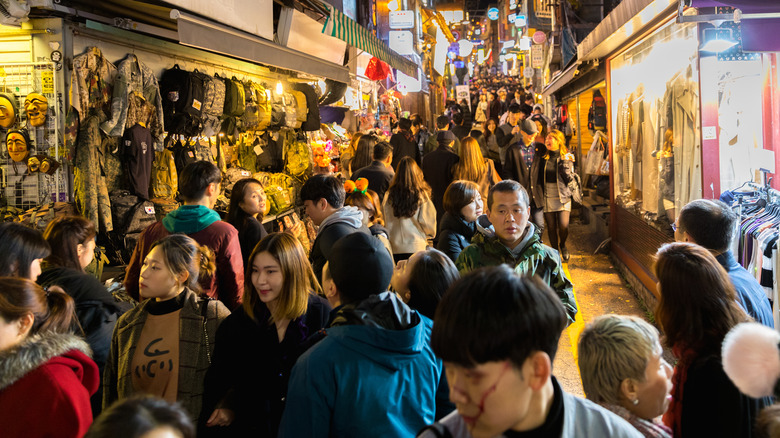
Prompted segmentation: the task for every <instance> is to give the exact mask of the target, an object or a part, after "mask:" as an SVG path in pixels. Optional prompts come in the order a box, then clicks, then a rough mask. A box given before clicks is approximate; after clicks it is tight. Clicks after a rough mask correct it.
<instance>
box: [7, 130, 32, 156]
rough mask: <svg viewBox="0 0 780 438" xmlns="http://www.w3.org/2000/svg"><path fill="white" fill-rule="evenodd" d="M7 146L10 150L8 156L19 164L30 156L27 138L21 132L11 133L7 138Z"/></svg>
mask: <svg viewBox="0 0 780 438" xmlns="http://www.w3.org/2000/svg"><path fill="white" fill-rule="evenodd" d="M5 145H6V147H7V148H8V155H9V156H10V157H11V159H12V160H14V161H15V162H17V163H21V162H22V161H24V160H25V159H26V158H27V156H28V155H29V154H30V151H29V150H28V149H27V148H28V146H29V145H28V144H27V138H25V136H24V135H23V134H22V133H21V132H19V131H11V132H9V133H8V136H7V137H6V138H5Z"/></svg>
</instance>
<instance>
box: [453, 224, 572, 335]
mask: <svg viewBox="0 0 780 438" xmlns="http://www.w3.org/2000/svg"><path fill="white" fill-rule="evenodd" d="M526 232H527V233H531V236H530V238H527V239H526V243H525V246H524V247H523V248H522V250H520V251H519V253H518V255H515V254H514V253H513V251H510V250H509V248H507V247H506V246H504V244H503V243H501V241H500V240H499V238H498V237H497V236H492V237H489V236H485V235H484V234H482V233H476V234H475V235H474V237H473V238H472V239H471V240H472V243H471V245H469V246H467V247H466V248H465V249H464V250H463V252H461V253H460V256H458V260H457V261H456V262H455V266H456V267H457V268H458V271H460V273H461V275H464V274H466V273H467V272H470V271H473V270H474V269H477V268H482V267H485V266H496V265H501V264H506V265H509V267H511V268H513V269H514V271H515V272H516V273H518V274H520V275H538V276H539V278H541V279H542V281H544V282H545V283H546V284H548V285H549V286H550V287H551V288H552V290H553V291H555V294H556V295H558V298H560V299H561V302H563V305H564V307H565V309H566V315H567V316H568V319H569V323H572V322H574V315H576V314H577V302H576V301H575V299H574V287H573V285H572V283H571V280H569V278H568V277H567V276H566V273H565V272H564V271H563V267H562V265H561V259H560V256H559V255H558V252H557V251H555V250H554V249H552V248H550V247H549V246H547V245H544V244H542V239H541V236H540V235H539V232H538V229H537V228H536V227H535V226H534V224H532V223H530V222H529V223H528V231H526ZM526 237H528V236H526Z"/></svg>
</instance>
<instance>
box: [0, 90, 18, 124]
mask: <svg viewBox="0 0 780 438" xmlns="http://www.w3.org/2000/svg"><path fill="white" fill-rule="evenodd" d="M15 119H16V109H15V108H14V106H13V104H12V103H11V101H10V100H8V99H6V98H5V97H4V96H0V127H3V128H6V129H7V128H10V127H11V126H13V124H14V120H15Z"/></svg>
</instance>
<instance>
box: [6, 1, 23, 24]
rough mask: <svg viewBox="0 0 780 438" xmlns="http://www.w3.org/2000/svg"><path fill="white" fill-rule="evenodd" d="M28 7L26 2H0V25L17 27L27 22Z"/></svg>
mask: <svg viewBox="0 0 780 438" xmlns="http://www.w3.org/2000/svg"><path fill="white" fill-rule="evenodd" d="M28 15H30V5H29V4H28V2H27V0H0V24H4V25H10V26H18V25H20V24H21V23H23V22H25V21H27V20H29V18H28Z"/></svg>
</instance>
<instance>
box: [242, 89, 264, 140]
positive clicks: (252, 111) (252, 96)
mask: <svg viewBox="0 0 780 438" xmlns="http://www.w3.org/2000/svg"><path fill="white" fill-rule="evenodd" d="M242 85H243V87H244V96H245V97H246V107H245V110H244V115H242V116H241V126H242V128H243V130H244V131H254V130H256V129H257V127H258V126H259V125H260V118H259V111H260V109H259V102H258V99H257V94H256V93H255V89H254V87H253V83H252V81H246V82H243V83H242Z"/></svg>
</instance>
